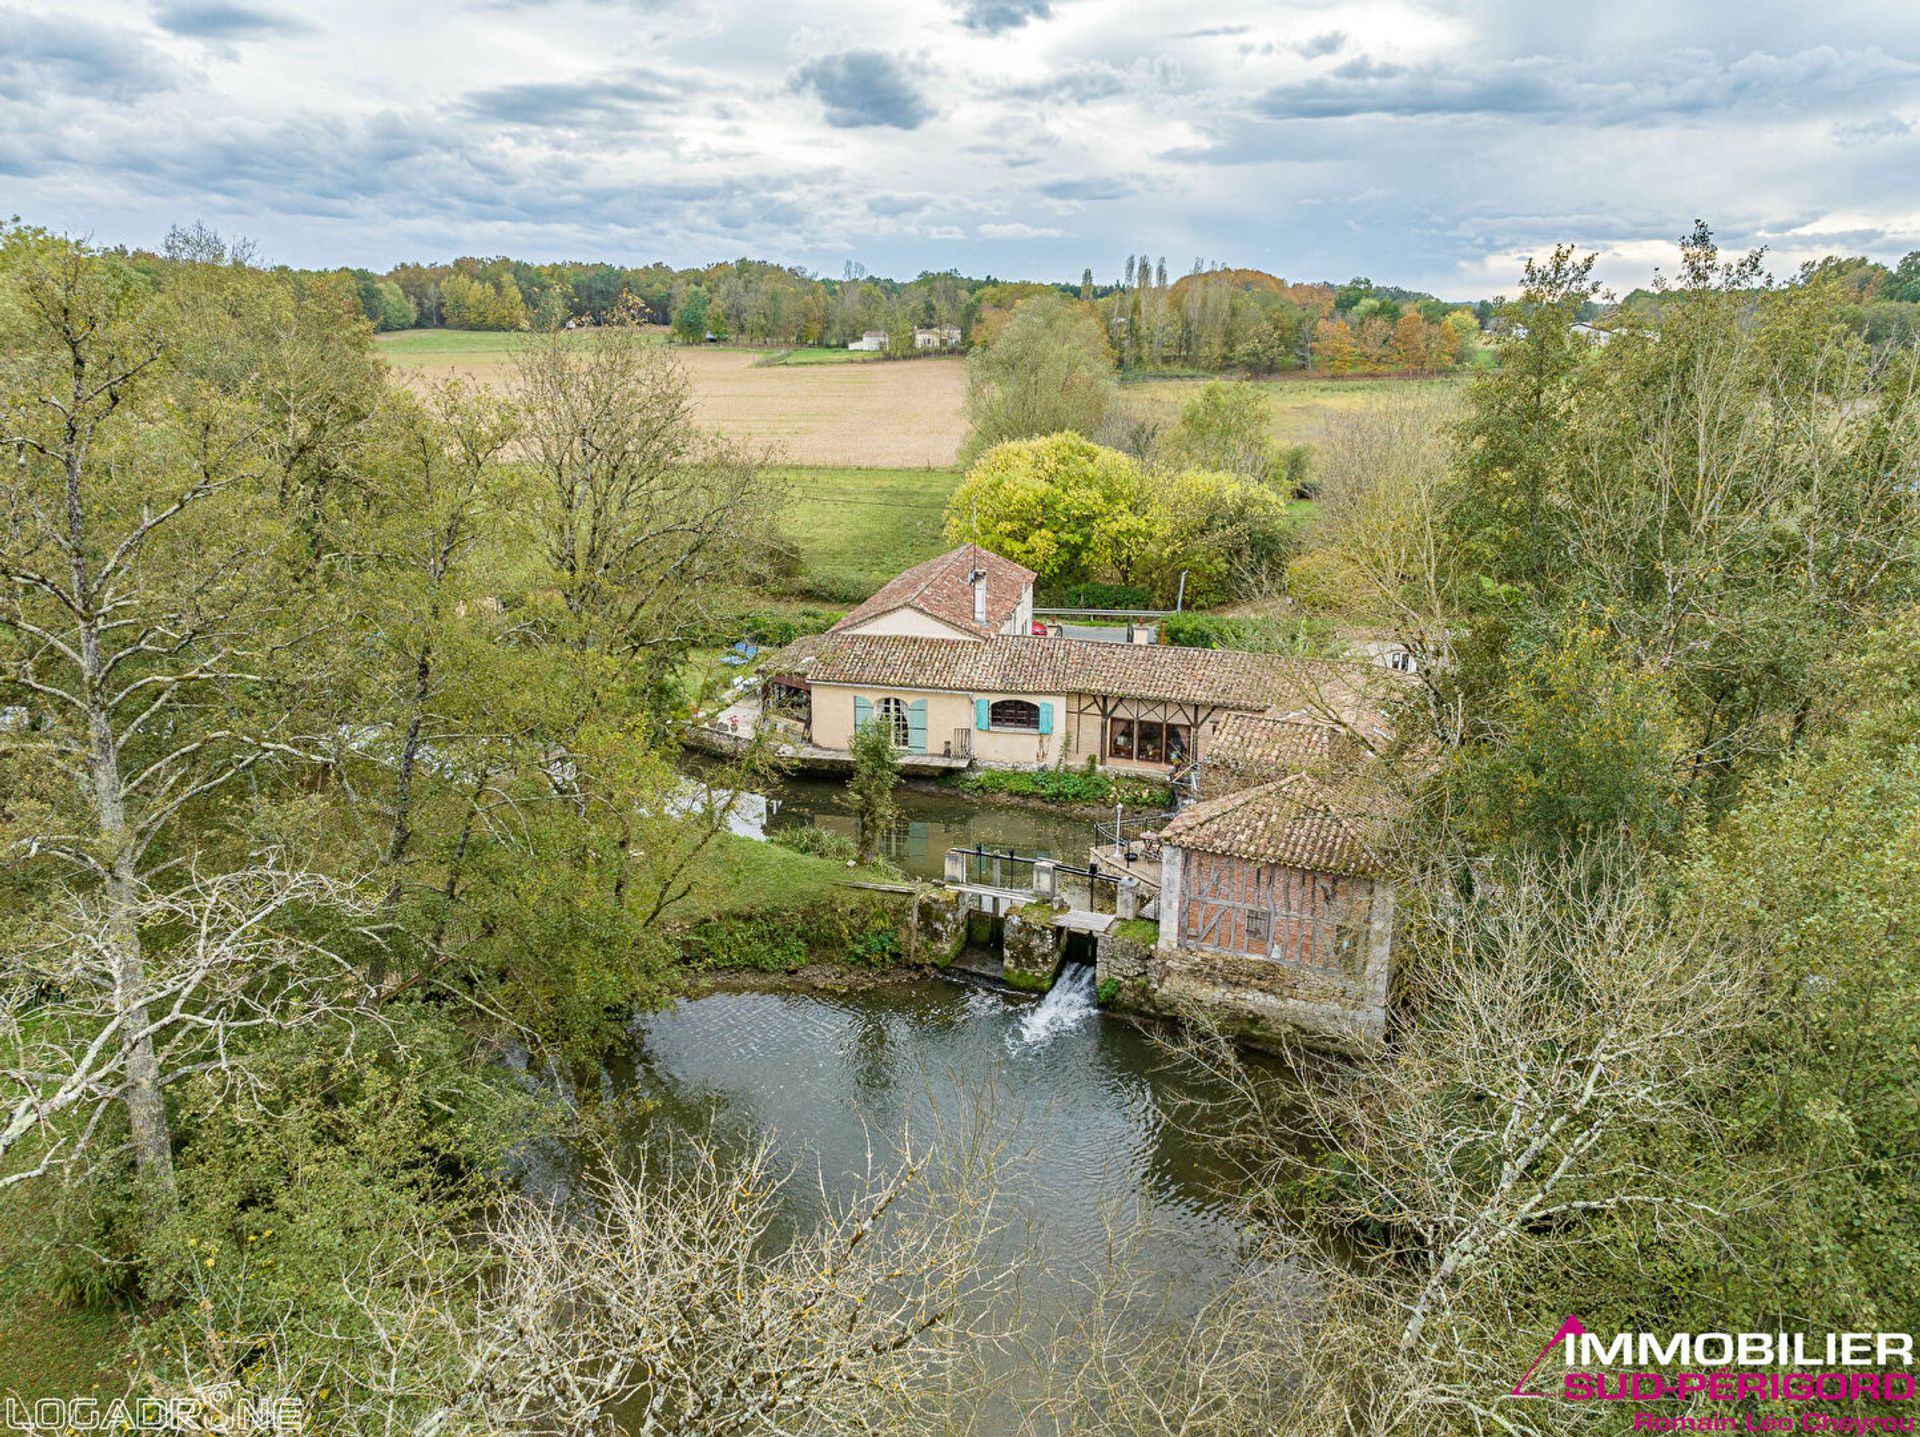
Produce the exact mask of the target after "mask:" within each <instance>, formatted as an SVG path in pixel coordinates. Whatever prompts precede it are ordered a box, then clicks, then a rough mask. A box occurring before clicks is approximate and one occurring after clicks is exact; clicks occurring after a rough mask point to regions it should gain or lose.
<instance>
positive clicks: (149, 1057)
mask: <svg viewBox="0 0 1920 1437" xmlns="http://www.w3.org/2000/svg"><path fill="white" fill-rule="evenodd" d="M0 314H3V315H4V328H5V333H4V341H3V343H4V348H5V352H6V359H5V361H4V368H3V369H0V442H4V445H5V447H6V448H7V449H8V450H11V451H12V454H13V456H14V466H13V473H12V475H11V476H10V477H9V479H8V482H7V483H6V486H5V489H4V492H0V582H3V583H4V584H5V586H6V587H5V590H4V592H0V646H3V647H0V663H3V664H4V668H0V693H8V694H13V695H18V696H20V698H21V699H22V700H23V704H22V707H23V709H24V714H25V717H24V721H23V722H22V723H21V724H19V725H17V726H16V728H15V730H13V731H11V732H10V733H9V734H8V735H7V736H6V739H5V741H6V742H7V743H8V744H9V745H10V746H12V747H14V748H17V749H20V750H24V751H31V752H32V753H33V754H34V756H35V757H36V759H37V760H38V761H39V762H41V763H43V764H45V765H46V768H47V772H48V773H49V775H50V776H51V781H52V782H53V783H54V785H55V787H54V788H53V789H52V790H51V791H50V792H49V793H48V794H47V795H46V797H47V800H48V807H49V814H50V816H49V820H48V822H47V823H46V824H45V825H44V826H42V827H40V828H38V829H36V831H33V832H31V833H28V834H26V835H24V836H22V837H20V838H18V839H16V840H15V841H14V842H13V844H12V849H13V852H12V855H11V856H12V857H14V858H15V859H16V860H17V859H20V858H27V859H38V860H49V861H53V862H56V863H58V864H60V865H62V866H63V867H64V869H65V872H66V876H67V877H68V878H69V879H70V880H71V881H72V882H73V883H74V884H75V885H76V887H75V888H74V890H73V891H74V892H75V893H76V894H97V895H98V904H97V907H95V908H93V909H92V910H91V911H93V912H94V913H95V914H96V916H97V918H98V928H97V930H96V932H97V936H98V949H99V954H100V955H101V956H102V958H103V959H104V961H105V962H107V964H108V965H109V968H110V975H109V976H110V978H111V981H110V983H108V984H107V985H106V986H105V987H104V989H102V990H100V991H102V992H104V993H105V994H107V995H110V1008H109V1014H108V1017H109V1021H108V1023H107V1026H106V1027H105V1028H104V1029H103V1030H102V1031H103V1032H104V1033H105V1034H109V1035H111V1039H110V1040H111V1042H113V1043H115V1044H118V1045H119V1046H120V1048H121V1052H120V1053H119V1054H118V1055H117V1057H116V1058H115V1059H114V1060H113V1072H114V1073H115V1074H116V1077H115V1080H114V1084H113V1088H112V1091H113V1093H114V1095H115V1096H116V1097H117V1098H118V1099H119V1100H120V1101H121V1102H122V1103H123V1104H124V1106H125V1108H126V1111H127V1116H128V1119H129V1122H130V1124H131V1128H132V1137H133V1152H134V1157H135V1160H136V1162H137V1164H138V1166H139V1169H140V1172H141V1174H142V1177H143V1178H144V1179H145V1187H146V1190H147V1194H148V1196H149V1197H150V1198H151V1199H152V1200H154V1201H155V1202H156V1203H158V1204H159V1205H161V1206H162V1207H164V1206H165V1205H167V1204H168V1203H170V1202H171V1200H172V1194H173V1164H172V1155H171V1144H170V1135H169V1129H168V1123H167V1116H166V1109H165V1105H164V1103H163V1101H162V1098H161V1091H160V1090H161V1087H162V1086H163V1083H164V1081H165V1078H164V1075H163V1073H162V1071H161V1068H160V1063H159V1056H158V1053H157V1049H156V1041H155V1035H156V1020H155V1018H154V1016H153V1013H152V1011H151V1005H152V1004H154V1003H155V1002H157V1001H163V1000H164V1001H168V1002H171V997H170V996H166V995H165V994H164V993H163V990H162V989H159V988H156V986H155V984H154V980H153V977H152V974H151V972H150V971H149V954H148V951H147V941H146V939H145V937H144V936H143V932H142V918H143V915H144V914H147V913H149V912H151V911H152V908H153V905H154V904H155V903H156V902H157V901H158V902H164V899H162V898H160V897H158V896H157V895H156V892H155V890H154V888H153V882H154V880H155V879H156V878H157V877H158V876H159V875H160V874H162V873H163V872H166V871H168V870H170V869H173V868H174V867H175V866H176V865H177V864H178V863H179V862H180V861H181V860H182V858H183V855H182V854H181V853H179V852H169V851H168V845H167V844H166V842H164V841H163V840H164V839H165V838H166V836H167V834H168V833H169V831H170V829H171V828H172V827H173V826H174V825H175V824H176V821H177V820H179V819H180V818H181V817H182V816H183V815H185V814H188V813H190V812H192V811H194V809H195V808H196V806H198V805H203V804H205V803H206V802H208V801H209V800H210V798H211V797H212V796H213V795H215V794H216V793H218V792H219V791H221V790H223V789H226V788H228V787H230V786H232V785H233V784H235V783H236V782H237V781H238V780H240V779H241V778H243V777H244V776H245V775H247V774H248V773H250V772H251V771H252V770H254V769H255V768H256V766H257V765H259V764H260V763H261V762H262V761H263V760H265V759H267V758H269V757H273V756H275V755H286V754H290V753H295V752H298V751H299V750H298V748H297V745H295V744H294V743H293V742H291V741H290V738H289V735H288V733H287V731H286V724H287V720H288V710H286V709H284V708H283V709H280V710H278V711H269V710H265V709H263V708H262V707H261V706H260V704H259V702H258V700H259V698H260V696H261V695H262V693H263V692H265V691H266V690H267V689H268V688H269V687H270V684H269V680H268V675H267V673H266V671H265V669H264V668H263V664H264V662H265V661H267V660H268V659H269V657H270V655H269V652H268V651H269V650H270V648H271V646H272V642H273V640H272V632H273V627H274V626H273V624H272V623H271V622H269V621H268V619H267V618H266V615H268V614H269V613H270V612H271V611H270V609H268V608H267V606H266V605H265V596H264V594H263V593H262V592H261V589H262V588H263V587H264V586H263V585H261V584H259V583H258V578H259V575H260V572H261V568H262V565H263V562H264V561H265V560H266V558H267V557H268V556H269V555H270V554H271V552H272V549H273V545H274V539H273V536H272V533H271V532H270V530H268V529H266V528H263V527H262V524H261V522H260V505H259V503H258V493H257V489H256V487H255V486H253V484H252V481H253V480H254V479H255V478H257V473H256V470H255V468H254V464H255V460H256V458H257V450H256V446H255V441H256V438H257V435H258V429H259V422H260V421H259V416H258V413H257V411H255V410H254V409H253V408H252V407H251V406H249V405H248V404H247V403H246V400H245V395H244V392H243V391H242V390H237V389H235V388H227V389H221V388H219V387H218V386H215V385H212V384H207V383H201V382H198V380H197V379H196V380H195V381H191V382H181V383H178V384H175V383H173V382H171V376H170V374H169V363H170V353H171V351H170V344H169V339H168V333H167V316H166V314H165V311H164V310H163V308H162V307H161V302H160V301H158V300H155V299H151V298H147V297H145V296H144V295H142V294H141V292H139V291H138V290H136V289H134V288H132V287H129V286H127V285H126V284H125V283H124V281H123V280H122V279H121V278H120V277H119V276H117V275H115V274H113V273H110V272H109V269H108V268H107V266H106V265H105V264H104V263H103V262H102V261H100V260H98V259H96V258H94V257H93V256H90V255H88V254H87V253H86V252H85V251H83V250H82V249H80V248H78V247H77V246H73V245H70V244H66V243H63V242H59V241H44V242H41V243H39V244H37V245H36V246H35V247H34V248H33V249H32V250H31V251H30V252H29V253H28V254H27V255H25V256H24V257H23V258H22V260H21V261H20V263H18V264H17V265H16V267H15V269H14V272H13V274H12V275H11V276H10V278H9V283H8V286H7V293H6V295H5V303H4V305H0ZM236 383H237V384H239V385H244V379H241V380H239V381H236ZM86 1061H87V1067H86V1069H85V1071H86V1072H88V1073H91V1072H93V1071H95V1069H94V1067H93V1064H94V1063H95V1061H96V1056H93V1055H90V1056H88V1058H87V1060H86ZM45 1076H48V1075H43V1078H44V1077H45ZM50 1077H51V1081H52V1082H53V1083H54V1085H55V1087H56V1088H60V1089H62V1090H63V1091H64V1090H66V1087H65V1085H66V1084H67V1082H68V1080H69V1079H73V1080H77V1081H80V1087H81V1088H82V1089H84V1090H85V1091H88V1092H92V1091H95V1090H96V1087H95V1084H94V1080H93V1079H91V1078H84V1079H83V1075H82V1074H80V1073H68V1074H56V1075H50ZM43 1078H36V1079H35V1084H34V1088H35V1091H38V1090H39V1089H40V1087H41V1084H42V1081H43ZM48 1111H50V1110H49V1108H48V1107H47V1106H46V1104H45V1103H44V1102H43V1101H41V1099H39V1098H38V1097H34V1098H30V1099H29V1100H27V1101H26V1102H25V1103H24V1104H23V1105H21V1106H20V1107H17V1108H16V1109H15V1115H14V1118H13V1120H12V1122H11V1123H10V1124H9V1128H8V1131H9V1133H10V1134H11V1135H12V1136H11V1137H10V1138H9V1139H8V1142H9V1143H11V1142H13V1141H17V1140H18V1138H19V1137H20V1136H21V1135H22V1134H23V1133H24V1132H26V1131H28V1130H29V1129H31V1128H32V1127H34V1126H36V1125H37V1124H38V1123H39V1122H40V1121H41V1119H42V1117H43V1116H44V1115H45V1114H46V1113H47V1112H48Z"/></svg>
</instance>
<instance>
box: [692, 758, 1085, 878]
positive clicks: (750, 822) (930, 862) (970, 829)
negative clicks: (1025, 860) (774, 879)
mask: <svg viewBox="0 0 1920 1437" xmlns="http://www.w3.org/2000/svg"><path fill="white" fill-rule="evenodd" d="M845 794H846V785H845V784H844V783H843V782H841V781H839V780H838V779H828V778H806V777H799V776H796V777H793V778H788V779H783V780H781V781H780V782H778V783H774V784H771V785H769V786H768V787H767V789H766V791H765V792H764V793H743V794H741V795H740V799H739V801H738V802H737V803H736V804H735V806H734V809H733V811H732V813H731V814H730V815H729V820H728V826H729V827H730V828H731V829H732V830H733V832H735V833H737V834H740V835H741V836H743V837H747V838H765V837H768V836H770V835H772V834H775V833H778V832H780V831H781V830H782V829H793V828H824V829H827V830H828V831H829V832H833V833H838V834H842V835H844V836H845V837H847V838H849V839H855V838H857V837H858V836H859V833H858V826H857V825H856V824H855V822H854V818H853V815H852V814H851V813H849V812H848V811H847V809H846V806H845V804H844V802H843V801H842V800H843V798H844V796H845ZM894 802H895V804H896V806H897V808H898V817H897V818H896V819H895V821H894V823H893V825H892V827H891V828H890V829H889V831H888V832H886V833H885V834H883V835H882V836H881V840H880V851H881V853H883V854H884V855H885V856H886V857H887V859H888V860H889V861H891V862H892V863H893V864H894V865H896V866H897V867H899V868H901V869H902V870H904V871H905V872H907V873H909V874H913V875H915V876H917V877H921V878H938V877H939V876H940V874H941V868H942V864H943V862H944V858H945V855H946V851H947V850H948V849H949V848H972V847H973V846H974V845H975V844H980V845H982V846H984V847H986V848H989V849H994V848H997V849H1000V850H1002V851H1004V850H1006V849H1007V848H1009V847H1011V848H1013V849H1016V850H1018V851H1019V852H1021V853H1024V854H1039V855H1041V856H1043V857H1048V858H1058V859H1062V860H1064V861H1066V862H1068V863H1075V864H1083V863H1085V862H1086V861H1087V850H1088V847H1089V845H1090V844H1091V842H1092V840H1093V821H1092V820H1091V819H1087V818H1080V817H1076V816H1073V815H1068V814H1060V813H1054V812H1050V811H1048V810H1045V809H1037V808H1023V807H1015V806H1012V805H999V804H993V805H987V804H981V803H979V802H977V801H974V800H971V799H967V798H963V797H960V796H958V795H950V794H944V793H926V792H923V791H921V790H918V789H908V788H903V789H900V790H898V791H897V792H896V793H895V795H894Z"/></svg>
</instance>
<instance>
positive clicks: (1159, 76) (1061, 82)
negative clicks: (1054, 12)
mask: <svg viewBox="0 0 1920 1437" xmlns="http://www.w3.org/2000/svg"><path fill="white" fill-rule="evenodd" d="M1181 79H1182V76H1181V70H1180V66H1179V65H1178V64H1177V63H1176V62H1175V61H1173V60H1170V59H1168V58H1166V57H1165V56H1158V57H1155V58H1153V59H1142V60H1136V61H1135V62H1134V63H1133V64H1131V65H1129V66H1127V67H1126V68H1125V69H1122V68H1120V67H1119V66H1118V65H1111V64H1108V63H1107V62H1106V61H1104V60H1091V61H1088V62H1087V63H1085V64H1081V65H1070V66H1067V67H1065V68H1063V69H1060V70H1056V71H1054V73H1052V74H1051V75H1047V76H1045V77H1044V78H1042V79H1038V80H1020V81H1016V82H1011V83H1007V84H1003V85H999V86H997V87H995V89H994V91H993V93H994V94H996V95H999V96H1001V97H1003V98H1005V99H1009V100H1027V101H1040V100H1060V101H1067V102H1070V103H1074V104H1081V105H1085V104H1090V103H1092V102H1093V101H1095V100H1108V99H1112V98H1113V97H1114V96H1116V95H1124V94H1127V93H1129V92H1132V93H1144V92H1148V91H1161V90H1175V89H1178V88H1179V87H1180V84H1181Z"/></svg>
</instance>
